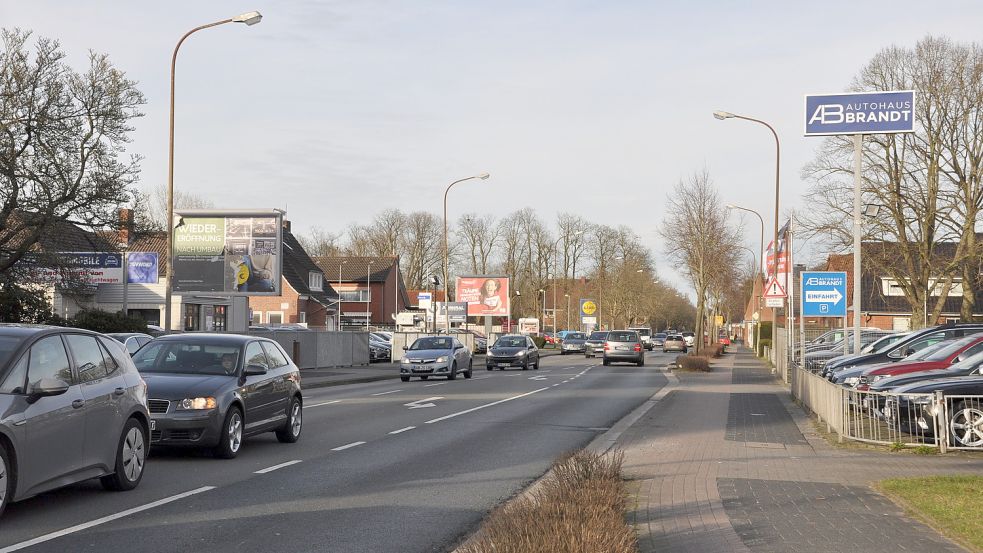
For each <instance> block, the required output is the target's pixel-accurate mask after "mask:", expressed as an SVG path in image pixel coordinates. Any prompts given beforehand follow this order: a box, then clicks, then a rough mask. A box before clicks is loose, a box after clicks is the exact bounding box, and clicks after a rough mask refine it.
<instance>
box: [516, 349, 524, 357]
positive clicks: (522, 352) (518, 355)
mask: <svg viewBox="0 0 983 553" xmlns="http://www.w3.org/2000/svg"><path fill="white" fill-rule="evenodd" d="M525 354H526V352H525V350H523V351H520V352H519V353H517V354H515V356H516V357H522V356H523V355H525Z"/></svg>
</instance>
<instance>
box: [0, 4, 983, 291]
mask: <svg viewBox="0 0 983 553" xmlns="http://www.w3.org/2000/svg"><path fill="white" fill-rule="evenodd" d="M793 4H794V5H793ZM251 10H258V11H260V12H261V13H262V14H263V21H262V22H261V23H260V24H258V25H254V26H251V27H247V26H245V25H242V24H228V25H223V26H219V27H216V28H212V29H206V30H204V31H201V32H199V33H196V34H195V35H193V36H192V37H190V38H189V39H188V40H187V41H186V42H185V43H184V45H183V46H182V47H181V51H180V55H179V58H178V64H177V84H176V90H177V92H176V113H177V116H176V137H175V144H176V146H175V187H176V188H178V189H181V190H185V191H189V192H194V193H196V194H198V195H199V196H202V197H204V198H206V199H208V200H210V201H212V202H213V203H214V204H215V206H216V207H218V208H230V209H231V208H280V209H285V210H286V211H287V215H286V217H287V219H290V220H291V221H292V223H293V228H294V231H295V233H296V232H301V233H304V232H307V231H308V230H309V229H310V228H311V227H315V226H316V227H319V228H321V229H323V230H327V231H332V232H340V231H343V230H344V229H346V228H347V227H348V226H349V224H351V223H353V222H358V223H364V222H367V221H369V220H370V219H371V218H372V217H373V216H374V215H375V214H376V213H378V212H379V211H382V210H383V209H388V208H399V209H401V210H404V211H415V210H428V211H432V212H434V213H438V214H439V213H440V211H441V209H442V199H443V192H444V188H445V187H446V185H447V184H448V183H450V182H451V181H454V180H456V179H459V178H462V177H466V176H470V175H474V174H478V173H482V172H486V171H487V172H489V173H490V174H491V178H490V179H489V180H486V181H472V182H469V183H467V184H465V185H461V186H458V187H455V189H454V190H453V192H452V193H451V197H450V199H449V212H450V217H451V219H456V218H457V217H458V216H460V215H461V214H463V213H465V212H473V213H479V214H492V215H495V216H498V217H501V216H504V215H506V214H508V213H510V212H512V211H514V210H517V209H521V208H524V207H527V206H531V207H534V208H536V209H537V210H538V211H539V213H540V214H541V216H542V217H543V219H544V220H547V221H554V220H555V217H556V215H557V214H558V213H562V212H568V213H574V214H579V215H581V216H583V217H585V218H587V219H589V220H590V221H592V222H596V223H605V224H609V225H621V224H624V225H628V226H629V227H631V228H632V229H633V230H634V231H635V232H636V233H637V234H638V235H639V236H640V237H641V239H642V241H643V242H644V243H645V244H646V245H647V246H648V247H649V248H650V249H651V250H652V252H653V254H654V255H655V256H656V259H657V270H658V272H659V274H660V275H661V276H663V277H664V278H667V279H668V280H670V281H672V282H676V283H679V284H681V283H682V282H683V281H682V278H681V276H680V275H679V273H678V272H677V271H676V270H675V268H674V267H672V266H671V264H670V263H669V262H668V261H667V260H665V259H664V258H663V256H662V255H661V254H662V252H663V250H664V245H663V243H662V240H661V238H660V237H659V235H658V232H657V231H658V229H659V227H660V226H661V222H662V220H663V217H664V215H665V208H664V206H665V202H666V198H667V194H668V193H670V192H671V191H672V189H673V188H674V187H675V185H676V184H677V183H678V182H679V181H680V179H685V178H687V177H689V176H691V175H692V174H693V173H695V172H697V171H702V170H703V169H706V170H708V171H709V173H710V175H711V177H712V179H713V180H714V182H715V184H716V186H717V188H718V189H719V191H720V196H721V200H722V201H723V202H724V203H734V204H738V205H741V206H745V207H748V208H750V209H754V210H757V211H759V212H760V213H761V214H762V215H763V216H764V219H765V227H766V231H765V233H766V235H767V234H768V233H769V230H768V229H771V228H772V221H773V213H774V209H775V206H774V142H773V138H772V136H771V134H770V133H769V132H768V130H767V129H766V128H764V127H762V126H760V125H756V124H753V123H748V122H744V121H739V120H734V119H731V120H726V121H718V120H715V119H714V118H713V117H712V112H713V111H714V110H717V109H721V110H726V111H731V112H734V113H739V114H742V115H747V116H750V117H755V118H759V119H763V120H766V121H768V122H770V123H772V124H773V125H774V126H775V128H776V130H777V132H778V134H779V136H780V138H781V144H782V164H781V182H782V187H781V209H782V211H783V212H786V211H787V210H789V209H796V210H799V209H808V208H809V206H807V205H803V203H802V193H803V192H804V191H805V190H806V187H807V186H808V183H807V182H804V181H803V180H802V178H801V170H802V167H803V166H804V165H805V164H806V163H807V162H808V161H810V160H811V159H812V157H813V156H814V152H815V151H816V149H817V148H818V147H819V146H820V143H821V139H819V138H807V137H803V136H802V128H803V117H804V115H803V95H804V94H806V93H825V92H839V91H843V90H846V89H847V88H848V87H849V86H850V83H851V80H852V78H853V76H854V75H855V74H856V73H857V72H858V70H859V69H860V68H861V67H862V66H863V65H864V64H865V63H866V62H867V61H868V60H869V59H870V58H871V57H872V56H873V55H874V54H876V53H877V52H878V51H879V50H881V49H883V48H885V47H888V46H891V45H900V46H913V45H914V44H915V43H916V42H917V41H918V40H919V39H920V38H923V37H924V36H926V35H928V34H933V35H945V36H948V37H950V38H953V39H955V40H958V41H964V42H969V41H972V40H975V39H977V37H978V36H979V28H980V23H981V22H983V2H978V1H969V0H966V1H936V2H924V1H904V0H895V1H893V2H890V3H885V2H856V1H852V2H840V1H827V2H822V3H804V2H802V3H799V2H795V3H792V2H787V1H784V2H780V1H775V2H764V1H746V2H723V1H712V2H684V1H679V2H657V1H648V2H642V1H631V0H613V1H612V0H607V1H568V2H560V1H539V0H523V1H510V0H497V1H494V2H493V1H485V2H475V1H464V0H456V1H445V2H435V1H426V0H403V1H382V0H359V1H357V2H356V1H350V2H343V1H335V0H324V1H315V0H298V1H286V0H280V1H260V0H236V1H234V2H233V1H228V0H210V1H208V2H202V1H184V0H170V1H168V2H134V1H122V0H119V1H109V0H86V1H85V2H69V1H67V0H63V1H49V0H31V1H30V2H26V1H24V0H0V22H2V25H3V26H5V27H20V28H23V29H29V30H32V31H34V32H35V33H36V34H37V35H40V36H46V37H50V38H55V39H58V40H59V41H60V42H61V44H62V47H63V49H64V51H65V52H66V53H67V54H68V59H69V62H70V63H72V65H74V66H75V67H76V68H77V69H83V68H84V66H85V65H86V61H87V60H86V56H87V52H88V51H89V50H94V51H97V52H101V53H106V54H108V55H109V56H110V59H111V60H112V61H113V63H114V64H115V65H116V66H117V67H119V68H120V69H122V70H124V71H125V72H126V73H127V74H128V76H129V77H130V78H132V79H135V80H137V81H138V82H139V88H140V89H141V90H142V91H143V92H144V94H145V95H146V97H147V105H146V106H144V109H143V111H144V113H145V115H144V117H142V118H140V119H139V120H137V121H136V122H135V127H136V129H135V131H134V132H133V134H132V143H131V144H130V148H129V151H130V152H131V153H135V154H139V155H141V156H143V157H144V161H143V163H142V173H141V185H142V186H143V187H145V188H147V189H149V188H152V187H154V186H158V185H160V184H163V183H165V182H166V179H167V117H168V91H169V69H170V57H171V52H172V50H173V48H174V45H175V43H176V42H177V40H178V39H179V38H180V37H181V35H182V34H184V33H185V32H187V31H188V30H190V29H192V28H194V27H196V26H198V25H202V24H205V23H210V22H212V21H216V20H221V19H225V18H228V17H232V16H234V15H237V14H239V13H243V12H247V11H251ZM737 222H743V224H744V229H745V234H746V236H747V241H746V244H747V246H748V247H750V248H751V249H753V250H755V251H756V250H758V236H759V225H758V223H757V219H755V218H747V217H745V218H743V219H741V218H740V217H739V216H738V215H737V214H735V223H737ZM680 238H681V239H685V237H680ZM766 241H767V238H766Z"/></svg>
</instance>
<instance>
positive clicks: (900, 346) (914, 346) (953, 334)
mask: <svg viewBox="0 0 983 553" xmlns="http://www.w3.org/2000/svg"><path fill="white" fill-rule="evenodd" d="M979 332H983V324H980V323H965V324H945V325H940V326H934V327H929V328H924V329H922V330H919V331H916V332H912V333H911V334H909V335H908V336H906V337H905V338H904V339H902V340H898V341H897V342H895V343H894V344H892V345H891V346H890V347H888V348H884V349H882V350H880V351H878V352H875V353H868V354H866V355H860V356H857V357H853V358H851V359H848V360H845V361H840V362H838V363H835V364H834V363H827V364H826V368H825V372H824V374H825V376H826V378H828V379H831V378H830V375H831V374H832V373H834V372H835V371H838V370H841V369H844V368H847V367H856V366H861V365H875V364H879V363H891V362H894V361H900V360H901V359H904V358H905V357H908V356H910V355H911V354H913V353H915V352H917V351H920V350H922V349H924V348H926V347H928V346H930V345H932V344H937V343H939V342H942V341H945V340H952V339H954V338H962V337H963V336H969V335H970V334H976V333H979Z"/></svg>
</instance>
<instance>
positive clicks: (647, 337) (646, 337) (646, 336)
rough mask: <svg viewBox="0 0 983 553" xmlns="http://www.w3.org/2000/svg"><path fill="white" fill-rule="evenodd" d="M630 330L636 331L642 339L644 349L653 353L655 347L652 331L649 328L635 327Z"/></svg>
mask: <svg viewBox="0 0 983 553" xmlns="http://www.w3.org/2000/svg"><path fill="white" fill-rule="evenodd" d="M628 330H634V331H635V332H637V333H638V337H639V338H641V339H642V347H643V348H645V349H646V350H648V351H652V348H653V347H654V346H653V345H652V329H651V328H649V327H647V326H633V327H630V328H629V329H628Z"/></svg>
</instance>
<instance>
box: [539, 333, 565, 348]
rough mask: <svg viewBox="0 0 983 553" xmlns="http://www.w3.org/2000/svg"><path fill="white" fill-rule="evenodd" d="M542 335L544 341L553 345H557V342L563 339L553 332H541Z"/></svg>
mask: <svg viewBox="0 0 983 553" xmlns="http://www.w3.org/2000/svg"><path fill="white" fill-rule="evenodd" d="M540 336H542V337H543V341H544V342H545V343H547V344H549V345H551V346H555V345H556V344H557V343H559V342H560V341H561V339H560V338H557V337H556V336H555V335H554V334H553V333H552V332H543V333H541V334H540Z"/></svg>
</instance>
